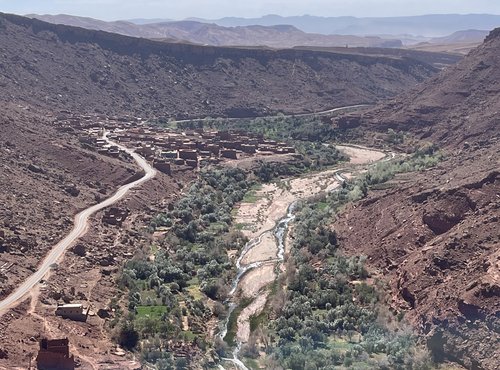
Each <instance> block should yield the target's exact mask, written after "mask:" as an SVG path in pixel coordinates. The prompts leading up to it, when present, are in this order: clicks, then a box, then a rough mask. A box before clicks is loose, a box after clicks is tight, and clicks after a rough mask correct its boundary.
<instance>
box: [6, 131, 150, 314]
mask: <svg viewBox="0 0 500 370" xmlns="http://www.w3.org/2000/svg"><path fill="white" fill-rule="evenodd" d="M108 142H109V143H110V144H113V145H116V146H118V147H120V148H121V149H122V150H124V151H126V152H127V153H129V154H130V155H131V156H132V157H133V158H134V160H135V161H136V162H137V164H138V165H139V166H141V168H142V169H143V170H144V172H145V174H144V176H143V177H141V178H140V179H138V180H136V181H134V182H131V183H130V184H127V185H124V186H122V187H121V188H120V189H118V191H117V192H116V193H115V194H114V195H113V196H111V197H110V198H108V199H106V200H104V201H103V202H101V203H98V204H95V205H93V206H91V207H89V208H87V209H85V210H83V211H82V212H80V213H78V214H77V215H76V216H75V219H74V226H73V229H72V230H71V232H70V233H69V234H68V235H67V236H66V237H65V238H64V239H63V240H61V241H60V242H59V243H58V244H56V245H55V246H54V247H53V248H52V250H51V251H50V253H49V254H48V255H47V256H46V257H45V258H44V260H43V262H42V263H41V265H39V266H38V268H37V270H36V271H35V272H34V273H33V275H31V276H30V277H29V278H28V279H27V280H25V281H24V282H23V283H22V284H21V285H20V286H19V287H18V288H17V289H16V290H15V291H14V292H13V293H11V294H10V295H9V296H8V297H7V298H5V299H4V300H2V301H1V302H0V316H1V315H3V314H5V313H6V312H7V310H9V309H10V308H12V307H15V306H16V305H17V304H18V303H19V302H20V301H21V300H22V299H23V297H24V295H25V294H27V293H28V292H30V290H31V289H32V288H33V287H34V286H35V285H36V284H37V283H38V282H39V281H40V280H42V279H43V277H44V276H45V275H46V274H47V273H48V272H49V271H50V269H51V267H52V265H53V264H55V263H57V262H58V261H59V259H60V258H61V257H62V256H63V255H64V253H65V251H66V250H67V249H68V248H69V247H70V246H71V245H73V244H74V242H75V241H76V240H78V239H79V238H80V237H81V236H83V235H84V234H85V233H86V232H87V229H88V221H89V218H90V216H92V215H93V214H94V213H96V212H97V211H99V210H101V209H103V208H106V207H108V206H110V205H112V204H114V203H116V202H118V201H119V200H120V199H122V198H124V197H125V195H127V193H128V192H129V190H130V189H132V188H134V187H136V186H138V185H140V184H142V183H144V182H145V181H148V180H149V179H151V178H153V177H154V176H155V175H156V170H155V169H154V168H153V167H151V166H150V165H149V163H147V161H146V160H144V159H143V158H142V157H140V156H139V155H137V154H135V153H134V152H132V151H131V150H129V149H128V148H125V147H123V146H121V145H119V144H117V143H114V142H112V141H109V140H108Z"/></svg>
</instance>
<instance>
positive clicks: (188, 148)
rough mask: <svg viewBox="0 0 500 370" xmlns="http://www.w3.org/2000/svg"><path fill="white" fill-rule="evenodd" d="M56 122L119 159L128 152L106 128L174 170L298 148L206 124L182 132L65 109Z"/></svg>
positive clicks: (167, 170) (91, 146)
mask: <svg viewBox="0 0 500 370" xmlns="http://www.w3.org/2000/svg"><path fill="white" fill-rule="evenodd" d="M55 124H56V125H57V127H58V128H59V129H60V130H61V131H68V132H74V131H75V130H76V131H77V133H78V134H79V140H80V142H81V144H82V145H85V146H87V147H88V148H89V149H93V150H95V151H97V152H98V153H99V154H103V155H107V156H111V157H115V158H119V157H121V156H123V155H125V153H123V152H122V151H121V150H120V148H119V147H118V146H115V145H111V144H109V143H108V141H107V140H105V139H104V138H103V133H104V132H109V134H108V135H107V137H108V138H109V139H110V140H112V141H115V142H118V143H120V144H122V145H123V146H126V147H129V148H131V149H134V150H135V151H136V152H137V153H138V154H140V155H141V156H143V157H144V158H145V159H147V160H148V161H150V162H151V163H152V164H153V166H154V167H155V168H156V169H157V170H159V171H161V172H163V173H165V174H169V175H170V174H172V173H174V172H176V171H192V170H199V169H201V168H203V167H204V166H206V165H208V164H218V163H221V162H223V161H228V160H239V159H243V158H248V157H264V156H273V155H281V154H294V153H295V148H293V147H291V146H290V145H289V144H287V143H283V142H277V141H274V140H267V139H265V138H264V137H263V136H262V135H253V134H250V133H246V132H241V131H217V130H212V131H205V130H203V129H197V130H186V131H178V130H174V129H170V128H166V127H163V126H162V125H152V124H148V123H147V122H145V121H143V120H142V119H141V118H133V117H106V116H104V115H86V116H75V115H71V114H69V112H67V113H64V112H63V113H62V114H60V115H58V116H57V118H56V120H55Z"/></svg>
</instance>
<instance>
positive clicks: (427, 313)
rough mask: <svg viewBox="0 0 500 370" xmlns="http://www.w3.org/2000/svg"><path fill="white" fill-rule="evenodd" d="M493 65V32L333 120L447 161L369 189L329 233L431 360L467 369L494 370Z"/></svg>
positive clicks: (496, 205)
mask: <svg viewBox="0 0 500 370" xmlns="http://www.w3.org/2000/svg"><path fill="white" fill-rule="evenodd" d="M499 66H500V29H496V30H494V31H493V32H491V33H490V35H489V36H488V37H487V39H486V41H485V42H484V44H482V45H481V46H480V47H478V48H477V49H475V50H474V51H473V52H471V53H470V54H469V55H468V56H467V57H466V58H465V59H464V60H463V61H462V62H460V63H458V64H457V65H456V66H454V67H451V68H449V69H448V70H446V71H444V72H443V73H441V74H440V75H439V76H437V77H435V78H433V79H431V80H430V81H428V82H426V83H424V84H422V85H420V86H419V87H418V88H416V89H414V90H413V91H411V92H408V93H406V94H403V95H402V96H399V97H398V98H396V99H394V100H393V101H392V102H390V103H387V104H384V105H382V106H380V107H379V108H376V109H373V110H372V111H370V112H368V113H366V114H364V115H363V116H350V117H343V118H342V119H340V120H339V121H337V124H340V125H341V126H344V127H349V126H351V127H354V126H357V125H359V126H358V129H359V130H363V131H364V132H366V135H367V136H371V137H373V135H374V134H373V131H378V134H375V135H376V136H377V137H378V139H379V140H383V138H384V137H385V136H384V135H385V134H383V133H387V130H388V129H393V130H395V131H396V132H400V133H405V134H406V135H407V138H406V139H405V141H404V143H403V144H402V146H403V147H404V146H405V145H406V146H407V147H408V146H411V145H413V144H412V140H414V139H418V140H420V141H429V142H432V143H434V144H435V145H436V146H437V147H438V148H440V149H441V150H442V151H443V153H444V154H445V160H444V161H442V162H441V163H440V164H439V165H438V166H437V168H435V169H432V170H429V171H427V172H425V173H423V174H418V175H412V176H411V177H410V176H406V177H404V176H401V177H399V180H398V181H396V182H395V183H394V184H393V185H392V187H391V188H390V189H389V190H379V191H373V192H372V193H371V195H370V196H369V197H368V198H367V199H366V200H364V201H362V202H361V203H360V204H357V205H356V207H350V208H348V209H347V211H346V212H345V213H344V214H343V215H342V216H340V217H339V219H338V221H337V222H336V225H335V227H336V229H337V230H338V232H339V234H340V235H341V238H342V240H343V245H344V246H345V248H346V251H348V252H349V253H355V254H359V253H363V254H365V255H367V256H368V260H369V261H370V264H371V266H372V268H373V271H375V273H378V274H380V275H384V276H386V277H387V276H388V277H389V283H390V290H389V296H390V298H391V299H390V300H391V302H392V305H393V307H394V308H395V309H401V308H406V309H409V311H408V314H407V317H408V318H409V319H410V321H411V322H412V323H413V324H414V326H415V327H416V328H418V329H419V330H420V331H421V332H422V333H423V334H424V335H426V336H427V340H428V344H429V346H430V348H431V349H432V351H433V354H434V356H435V357H437V358H439V359H443V358H447V359H450V360H452V361H456V362H459V363H461V364H462V365H464V366H465V367H466V368H474V369H497V368H498V366H499V365H500V363H499V362H498V359H499V358H500V352H499V347H498V346H497V345H495V343H498V342H499V340H500V338H499V333H498V327H499V325H500V321H499V318H500V277H499V276H500V274H499V270H500V256H499V246H500V235H499V233H498V225H499V223H498V220H499V219H500V201H499V194H500V173H499V169H500V156H499V154H498V153H500V140H499V139H500V126H499V123H500V122H499V118H498V111H499V110H500V85H499V82H498V81H500V67H499ZM414 142H415V141H413V143H414ZM354 220H355V221H354ZM353 221H354V222H355V224H356V228H353V227H352V225H353Z"/></svg>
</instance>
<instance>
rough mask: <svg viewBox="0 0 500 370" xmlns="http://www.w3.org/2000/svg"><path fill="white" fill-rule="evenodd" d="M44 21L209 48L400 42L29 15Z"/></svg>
mask: <svg viewBox="0 0 500 370" xmlns="http://www.w3.org/2000/svg"><path fill="white" fill-rule="evenodd" d="M28 17H30V18H36V19H39V20H42V21H45V22H49V23H54V24H64V25H67V26H76V27H82V28H87V29H91V30H100V31H106V32H112V33H118V34H121V35H125V36H132V37H142V38H149V39H162V40H163V39H167V40H168V41H170V42H172V41H175V40H177V41H182V42H189V43H195V44H201V45H211V46H268V47H273V48H291V47H294V46H303V45H307V46H322V47H334V46H346V45H348V46H351V47H353V46H354V47H358V46H362V47H400V46H402V42H401V41H400V40H398V39H393V38H390V37H386V38H383V37H377V36H367V37H364V36H351V35H323V34H312V33H306V32H303V31H301V30H299V29H298V28H296V27H295V26H293V25H286V24H279V25H273V26H261V25H249V26H236V27H225V26H220V25H217V24H214V23H211V24H209V23H202V22H197V21H194V20H185V21H176V22H158V23H147V24H145V23H144V22H145V20H137V21H136V22H142V24H135V23H132V22H128V21H115V22H105V21H101V20H96V19H92V18H85V17H76V16H71V15H63V14H61V15H36V14H30V15H28Z"/></svg>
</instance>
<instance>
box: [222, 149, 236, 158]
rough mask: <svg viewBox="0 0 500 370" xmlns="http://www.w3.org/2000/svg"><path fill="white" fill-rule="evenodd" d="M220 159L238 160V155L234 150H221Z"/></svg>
mask: <svg viewBox="0 0 500 370" xmlns="http://www.w3.org/2000/svg"><path fill="white" fill-rule="evenodd" d="M220 155H221V157H224V158H229V159H238V155H237V153H236V150H234V149H223V150H221V151H220Z"/></svg>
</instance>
